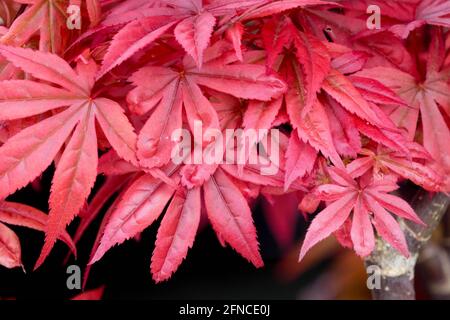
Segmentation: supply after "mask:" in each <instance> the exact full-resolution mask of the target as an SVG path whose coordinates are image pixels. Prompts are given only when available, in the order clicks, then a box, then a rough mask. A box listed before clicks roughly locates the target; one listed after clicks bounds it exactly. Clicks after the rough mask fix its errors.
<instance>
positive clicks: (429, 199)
mask: <svg viewBox="0 0 450 320" xmlns="http://www.w3.org/2000/svg"><path fill="white" fill-rule="evenodd" d="M449 204H450V198H449V197H448V196H447V195H445V194H443V193H437V194H434V195H431V194H429V193H428V192H426V191H424V190H421V191H419V192H418V193H417V194H416V196H415V198H414V199H413V200H412V204H411V206H412V207H413V208H414V210H415V212H416V213H417V215H418V216H419V217H420V218H421V219H422V220H423V222H425V224H426V226H425V227H423V226H420V225H417V224H415V223H414V222H410V221H406V220H402V219H400V226H401V228H402V230H403V232H404V234H405V237H406V242H407V243H408V247H409V251H410V253H411V255H410V257H409V258H405V257H404V256H402V255H401V254H400V253H399V252H398V251H396V250H395V249H393V248H392V247H391V246H390V245H389V244H387V243H386V242H385V241H383V240H382V239H380V238H378V239H377V245H376V247H375V250H374V251H373V252H372V254H371V255H370V256H369V257H368V258H367V259H366V266H372V265H375V266H377V267H378V268H379V270H380V273H381V274H380V276H381V286H380V287H379V288H377V289H372V297H373V298H374V299H375V300H413V299H415V290H414V268H415V265H416V262H417V257H418V255H419V252H420V249H421V248H422V247H423V246H424V245H425V244H426V243H427V242H428V240H429V239H430V238H431V235H432V234H433V231H434V230H435V229H436V227H437V226H438V225H439V223H440V221H441V219H442V217H443V215H444V214H445V212H446V211H447V208H448V207H449Z"/></svg>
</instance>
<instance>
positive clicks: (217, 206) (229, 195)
mask: <svg viewBox="0 0 450 320" xmlns="http://www.w3.org/2000/svg"><path fill="white" fill-rule="evenodd" d="M204 197H205V205H206V209H207V212H208V217H209V220H210V221H211V224H212V226H213V228H214V230H215V231H216V233H217V234H218V235H219V237H220V238H221V239H223V241H224V242H227V243H229V244H230V246H231V247H233V248H234V249H235V250H236V251H237V252H238V253H240V254H241V255H242V256H243V257H244V258H246V259H247V260H248V261H250V262H252V263H253V264H254V265H255V266H256V267H262V266H263V261H262V259H261V256H260V254H259V248H258V240H257V238H256V228H255V226H254V225H253V219H252V213H251V211H250V208H249V207H248V204H247V201H246V200H245V198H244V197H243V196H242V194H241V192H240V191H239V189H238V188H237V187H236V186H235V185H234V184H233V182H232V181H231V180H230V178H228V177H227V176H226V174H225V173H224V172H223V171H222V170H220V169H218V170H217V171H216V174H215V175H214V176H213V177H211V179H210V180H209V181H208V182H207V183H206V184H205V186H204Z"/></svg>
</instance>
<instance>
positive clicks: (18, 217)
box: [0, 201, 76, 268]
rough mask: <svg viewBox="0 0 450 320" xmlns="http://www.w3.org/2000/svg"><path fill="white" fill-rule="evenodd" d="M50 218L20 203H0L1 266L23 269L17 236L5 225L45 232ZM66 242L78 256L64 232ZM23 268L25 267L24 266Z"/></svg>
mask: <svg viewBox="0 0 450 320" xmlns="http://www.w3.org/2000/svg"><path fill="white" fill-rule="evenodd" d="M47 221H48V216H47V215H46V214H45V213H43V212H41V211H39V210H37V209H35V208H32V207H29V206H27V205H23V204H20V203H14V202H7V201H1V202H0V265H3V266H5V267H7V268H15V267H21V266H22V261H21V247H20V241H19V238H18V237H17V235H16V234H15V233H14V232H13V231H12V230H11V229H9V228H8V227H6V226H5V225H4V224H3V223H5V224H9V225H15V226H20V227H27V228H30V229H34V230H38V231H45V229H46V225H47ZM60 239H61V240H62V241H64V242H65V243H66V244H67V245H68V246H69V247H70V249H71V251H72V253H73V254H75V256H76V248H75V244H74V243H73V241H72V239H71V238H70V236H69V234H67V233H66V232H63V233H62V234H61V236H60ZM22 267H23V266H22Z"/></svg>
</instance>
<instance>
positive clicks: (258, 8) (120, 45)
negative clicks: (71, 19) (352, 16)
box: [99, 0, 323, 77]
mask: <svg viewBox="0 0 450 320" xmlns="http://www.w3.org/2000/svg"><path fill="white" fill-rule="evenodd" d="M311 4H312V5H314V4H323V2H322V1H318V0H244V1H242V0H227V1H224V0H216V1H208V2H207V1H202V0H189V1H185V0H163V1H159V2H155V3H153V5H148V4H147V5H146V6H145V7H137V6H135V5H130V6H129V7H128V8H127V7H125V6H123V7H121V9H120V12H119V13H117V12H111V14H110V16H109V17H106V19H105V21H104V22H103V23H102V25H104V26H105V27H107V26H112V25H117V24H124V23H125V24H126V25H125V26H124V27H123V28H122V29H121V30H120V31H119V32H118V33H117V34H116V35H115V36H114V38H113V40H112V42H111V45H110V47H109V48H108V52H107V53H106V55H105V58H104V61H103V66H102V69H101V71H100V73H99V77H101V76H103V75H104V74H106V73H107V72H108V71H110V70H112V69H113V68H114V67H116V66H117V65H119V64H121V63H122V62H124V61H125V60H127V59H129V58H130V57H131V56H133V55H134V54H136V52H137V51H139V50H141V49H143V48H144V47H146V46H148V45H150V44H151V43H153V42H154V41H155V40H156V39H158V38H160V37H161V36H162V35H163V34H165V32H167V31H168V30H169V29H170V28H172V27H174V31H173V32H174V35H175V38H176V40H177V41H178V42H179V44H180V45H181V46H182V47H183V48H184V50H185V51H186V52H187V53H188V54H189V55H190V56H191V57H192V58H193V59H194V61H195V63H196V65H197V66H198V67H199V68H201V67H202V65H203V56H204V52H205V50H206V48H208V45H209V43H210V40H211V36H212V33H213V31H214V27H215V26H216V22H217V21H216V20H217V17H222V16H236V15H237V13H238V12H240V11H243V10H244V9H249V8H251V9H254V11H250V12H247V13H246V18H248V19H250V18H252V19H253V18H260V17H264V16H268V15H271V14H275V13H277V12H282V11H285V10H289V9H293V8H297V7H301V6H307V5H311ZM124 7H125V8H124ZM127 9H129V10H127ZM238 20H239V19H238ZM241 27H242V26H241V25H239V24H235V23H231V24H229V25H228V24H227V25H226V27H225V30H227V29H228V28H230V29H232V30H231V31H230V32H231V33H237V34H235V35H231V36H232V37H234V41H235V48H238V47H240V36H239V35H240V34H241V31H239V28H241ZM236 28H237V29H236ZM237 51H238V52H239V50H237Z"/></svg>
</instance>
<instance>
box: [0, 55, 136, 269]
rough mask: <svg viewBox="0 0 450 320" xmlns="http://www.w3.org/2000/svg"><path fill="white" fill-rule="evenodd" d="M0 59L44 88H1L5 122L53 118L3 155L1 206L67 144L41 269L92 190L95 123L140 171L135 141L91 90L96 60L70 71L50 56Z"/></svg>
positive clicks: (117, 110)
mask: <svg viewBox="0 0 450 320" xmlns="http://www.w3.org/2000/svg"><path fill="white" fill-rule="evenodd" d="M0 53H1V54H2V55H3V56H4V57H5V58H6V59H8V60H9V61H10V62H11V63H13V64H14V65H15V66H17V67H19V68H21V69H22V70H23V71H24V72H26V73H28V74H30V75H32V76H33V77H35V78H37V79H40V80H42V81H45V82H38V81H32V80H11V81H2V82H0V88H1V92H2V93H1V97H0V110H1V111H0V119H2V120H13V119H19V118H25V117H30V116H35V115H37V114H41V113H44V112H46V111H49V110H55V112H54V114H53V115H52V116H50V117H48V118H46V119H45V120H43V121H40V122H38V123H36V124H35V125H32V126H30V127H28V128H26V129H24V130H22V131H21V132H19V133H18V134H16V135H15V136H13V137H12V138H10V139H9V140H8V141H6V143H5V144H4V145H3V146H2V147H0V157H1V158H2V162H1V164H0V190H1V191H0V199H3V198H5V197H6V196H8V195H10V194H12V193H13V192H15V191H16V190H17V189H19V188H22V187H24V186H25V185H27V184H28V183H29V182H30V181H32V180H34V179H35V178H36V177H37V176H39V175H40V174H41V173H42V172H43V171H44V170H45V169H46V168H47V167H48V166H49V165H50V164H51V163H52V161H53V159H54V158H55V157H56V155H57V154H58V152H59V151H60V150H61V149H62V147H63V145H64V144H65V143H66V141H67V143H66V145H65V148H64V151H63V152H62V154H61V157H60V159H59V161H58V162H57V165H56V171H55V175H54V178H53V184H52V190H51V195H50V200H49V203H50V213H49V221H48V226H47V228H46V239H45V244H44V248H43V250H42V253H41V256H40V259H39V260H38V262H37V266H39V265H40V264H41V263H42V262H43V261H44V259H45V257H46V256H47V255H48V254H49V252H50V250H51V248H52V247H53V245H54V242H55V240H56V239H57V238H58V237H59V236H60V235H61V234H62V233H63V232H64V230H65V227H66V225H67V224H68V223H69V222H70V221H71V220H72V219H73V218H74V217H75V216H76V215H77V213H78V212H79V210H80V208H81V207H82V206H83V205H84V202H85V200H86V198H87V197H88V195H89V193H90V190H91V188H92V186H93V184H94V182H95V179H96V176H97V162H98V150H97V134H96V128H95V120H96V121H97V122H98V124H99V125H100V127H101V128H102V130H103V133H104V135H105V136H106V138H107V139H108V141H109V143H110V144H111V146H112V147H113V148H114V149H115V150H116V151H117V153H118V154H119V155H120V156H121V157H123V158H124V159H126V160H128V161H130V162H133V163H137V160H136V158H135V144H136V134H135V132H134V129H133V127H132V126H131V124H130V122H129V121H128V119H127V117H126V116H125V114H124V111H123V109H122V107H121V106H120V105H119V104H118V103H116V102H115V101H113V100H110V99H106V98H102V97H99V96H97V94H96V91H95V90H93V89H94V85H95V81H94V78H95V74H96V71H97V67H96V64H95V63H94V62H93V61H92V60H91V61H88V62H87V63H86V64H85V63H83V62H80V63H79V64H78V65H77V69H76V70H73V69H72V68H71V67H70V65H69V64H68V63H67V62H66V61H64V60H63V59H61V58H59V57H58V56H56V55H53V54H50V53H44V52H39V51H33V50H30V49H22V48H13V47H8V46H0ZM48 83H51V84H52V85H51V84H48ZM63 107H64V108H63ZM60 110H61V111H60Z"/></svg>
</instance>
